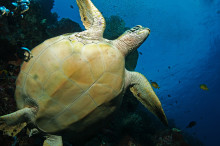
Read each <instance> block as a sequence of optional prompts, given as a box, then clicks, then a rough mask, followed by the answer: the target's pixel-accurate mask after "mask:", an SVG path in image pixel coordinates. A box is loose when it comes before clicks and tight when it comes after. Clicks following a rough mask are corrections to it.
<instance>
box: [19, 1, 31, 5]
mask: <svg viewBox="0 0 220 146" xmlns="http://www.w3.org/2000/svg"><path fill="white" fill-rule="evenodd" d="M17 3H21V4H22V3H25V4H27V5H29V4H30V1H29V0H17Z"/></svg>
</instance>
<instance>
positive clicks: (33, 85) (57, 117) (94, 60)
mask: <svg viewBox="0 0 220 146" xmlns="http://www.w3.org/2000/svg"><path fill="white" fill-rule="evenodd" d="M70 38H71V39H70ZM84 41H85V40H84ZM32 54H33V56H34V57H33V58H32V59H31V60H30V61H29V62H28V63H26V62H25V63H24V64H23V65H22V67H21V72H20V74H19V76H18V79H17V82H16V87H17V88H16V93H15V97H16V101H17V105H18V107H19V109H21V108H24V107H25V106H33V105H31V104H32V103H35V104H37V106H38V107H39V111H38V113H37V115H36V125H37V126H38V128H40V129H41V130H43V131H45V132H56V131H60V130H63V129H66V128H68V126H70V125H72V124H73V123H75V122H77V121H79V120H81V119H82V118H84V117H86V116H87V115H88V114H89V113H91V112H92V111H94V110H95V109H96V108H97V107H98V106H100V105H102V104H103V103H107V102H109V101H111V100H112V99H113V98H114V97H116V96H117V95H119V94H120V93H121V92H122V90H123V86H124V70H125V69H124V57H123V56H122V54H121V53H120V52H119V50H118V49H116V48H115V47H113V46H112V45H110V44H108V43H106V42H96V43H90V44H83V43H81V42H79V41H78V40H77V39H76V38H74V34H72V36H71V35H62V36H58V37H55V38H51V39H48V40H46V41H45V42H43V43H42V44H40V45H38V46H37V47H35V48H34V49H33V50H32Z"/></svg>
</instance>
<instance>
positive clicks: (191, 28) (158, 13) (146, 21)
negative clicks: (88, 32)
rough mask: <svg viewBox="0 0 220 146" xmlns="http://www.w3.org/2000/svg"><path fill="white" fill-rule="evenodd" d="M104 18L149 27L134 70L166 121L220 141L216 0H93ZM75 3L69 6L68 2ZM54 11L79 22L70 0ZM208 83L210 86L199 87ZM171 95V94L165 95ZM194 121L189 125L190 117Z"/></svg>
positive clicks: (219, 1) (219, 4) (219, 0)
mask: <svg viewBox="0 0 220 146" xmlns="http://www.w3.org/2000/svg"><path fill="white" fill-rule="evenodd" d="M93 3H94V4H95V5H96V6H97V8H98V9H99V10H100V11H101V12H102V14H103V15H104V17H109V16H111V15H118V16H120V17H121V18H122V19H123V20H124V21H125V23H126V26H128V27H133V26H135V25H138V24H140V25H143V26H145V27H149V28H150V29H151V34H150V36H149V37H148V39H147V40H146V42H145V43H144V44H143V45H142V46H141V47H140V48H139V51H140V52H142V55H139V60H138V65H137V68H136V71H138V72H141V73H143V74H144V75H145V76H146V77H147V78H148V80H152V81H155V82H157V83H158V85H159V86H160V89H155V92H156V93H157V95H158V97H159V98H160V100H161V102H162V104H163V108H164V110H165V113H166V115H167V118H168V120H174V122H175V124H176V127H177V128H179V129H181V130H182V131H184V132H188V133H190V134H192V135H193V136H194V137H197V138H199V139H200V140H201V141H202V142H203V143H204V144H205V145H207V146H211V145H213V146H216V145H220V143H219V137H218V136H219V131H220V126H219V123H220V108H219V103H220V95H219V93H220V92H219V91H220V86H219V83H220V0H184V1H176V0H166V1H164V0H157V1H152V0H129V1H128V0H93ZM70 5H72V6H73V8H71V7H70ZM53 12H57V13H58V15H59V16H60V18H63V17H64V18H70V19H72V20H73V21H75V22H77V23H79V24H80V25H81V26H82V28H84V27H83V25H82V23H81V20H80V16H79V11H78V7H77V5H76V2H75V1H74V0H66V1H63V0H55V5H54V8H53ZM200 84H206V85H207V87H208V88H209V90H208V91H204V90H202V89H200ZM168 95H169V96H168ZM191 121H196V123H197V124H196V125H195V126H194V127H192V128H186V126H187V125H188V123H189V122H191Z"/></svg>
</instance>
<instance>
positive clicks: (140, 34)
mask: <svg viewBox="0 0 220 146" xmlns="http://www.w3.org/2000/svg"><path fill="white" fill-rule="evenodd" d="M149 34H150V29H149V28H145V27H142V26H141V25H137V26H135V27H133V28H131V29H130V30H127V31H125V32H124V33H123V34H122V35H121V36H120V37H118V38H117V39H116V40H114V41H113V44H114V45H115V46H116V47H117V48H118V49H119V50H120V51H121V52H122V54H124V55H125V56H126V55H127V54H129V53H130V52H132V51H133V50H135V49H137V48H138V47H139V46H140V45H141V44H142V43H143V42H144V41H145V40H146V39H147V37H148V35H149Z"/></svg>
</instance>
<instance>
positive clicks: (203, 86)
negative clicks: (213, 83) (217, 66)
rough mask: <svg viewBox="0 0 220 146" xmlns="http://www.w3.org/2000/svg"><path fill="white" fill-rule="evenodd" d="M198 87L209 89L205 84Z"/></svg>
mask: <svg viewBox="0 0 220 146" xmlns="http://www.w3.org/2000/svg"><path fill="white" fill-rule="evenodd" d="M199 87H200V89H202V90H206V91H207V90H209V88H208V87H207V86H206V85H205V84H201V85H200V86H199Z"/></svg>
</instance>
